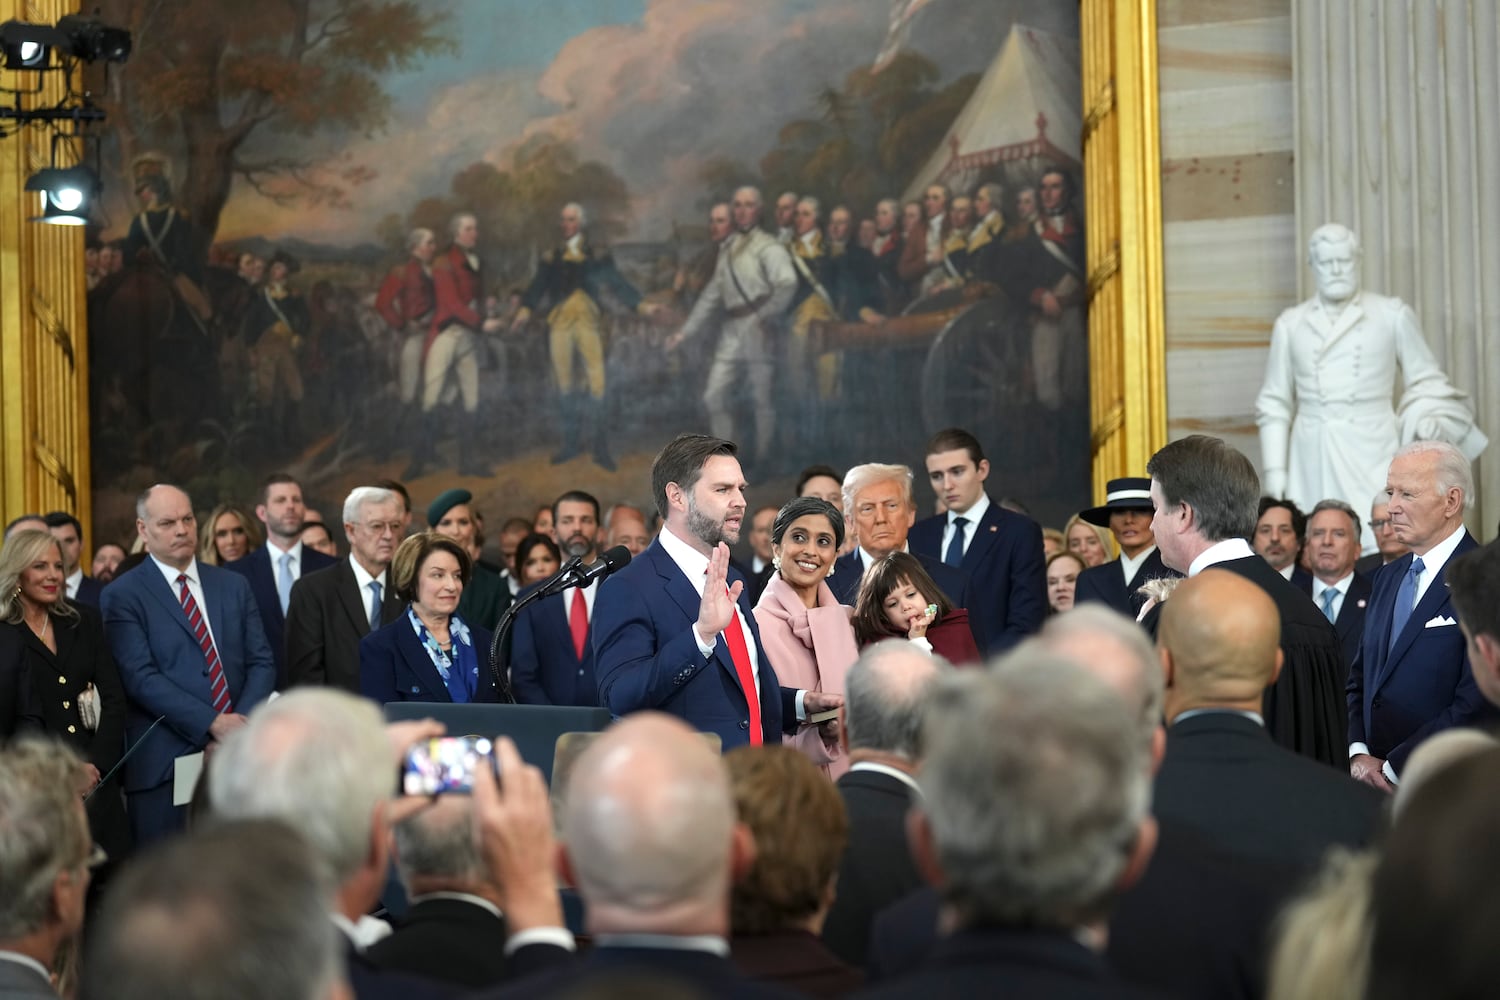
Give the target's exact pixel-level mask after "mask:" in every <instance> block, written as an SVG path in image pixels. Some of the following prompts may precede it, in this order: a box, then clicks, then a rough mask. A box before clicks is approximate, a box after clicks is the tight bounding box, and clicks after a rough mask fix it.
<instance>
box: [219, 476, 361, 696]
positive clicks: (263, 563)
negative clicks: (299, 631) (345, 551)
mask: <svg viewBox="0 0 1500 1000" xmlns="http://www.w3.org/2000/svg"><path fill="white" fill-rule="evenodd" d="M255 516H256V517H258V518H260V523H261V524H263V525H265V528H266V544H265V545H264V546H263V547H261V548H258V549H256V550H255V551H254V552H252V553H250V554H249V555H247V556H245V557H244V558H243V559H236V560H235V561H234V562H232V563H227V564H226V565H225V567H224V568H225V569H230V570H233V571H234V572H236V573H238V574H240V575H241V576H243V577H244V578H245V579H246V580H249V581H250V593H252V594H254V595H255V606H256V607H257V608H259V609H260V623H261V625H262V626H264V627H265V630H266V639H267V641H269V642H270V644H271V655H272V656H273V657H275V659H276V688H277V690H281V689H283V688H285V687H286V686H287V675H286V608H287V602H289V601H290V600H291V599H292V585H293V584H295V583H296V582H297V581H298V580H300V579H302V576H303V574H305V573H314V572H316V571H318V570H320V569H326V568H327V567H329V566H332V565H333V564H334V563H335V562H336V561H337V560H335V559H334V558H333V557H332V556H326V555H324V554H323V553H321V552H319V551H317V550H316V549H311V548H308V547H307V546H305V545H303V544H302V523H303V521H305V520H306V519H307V507H306V506H305V505H304V504H303V502H302V485H301V484H300V483H298V482H297V480H296V479H294V478H292V477H291V476H289V475H287V474H286V473H284V472H276V473H272V474H271V475H270V476H268V477H266V481H265V482H264V483H262V484H261V487H260V502H259V503H257V504H256V505H255Z"/></svg>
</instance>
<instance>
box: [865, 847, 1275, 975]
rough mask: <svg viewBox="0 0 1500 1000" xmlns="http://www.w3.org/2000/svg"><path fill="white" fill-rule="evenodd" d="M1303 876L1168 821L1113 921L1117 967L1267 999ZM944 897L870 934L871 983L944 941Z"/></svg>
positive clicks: (925, 892) (891, 918)
mask: <svg viewBox="0 0 1500 1000" xmlns="http://www.w3.org/2000/svg"><path fill="white" fill-rule="evenodd" d="M1301 880H1302V872H1301V871H1300V870H1291V869H1286V868H1281V867H1279V866H1271V865H1263V864H1260V863H1258V862H1254V861H1246V860H1243V859H1236V858H1231V857H1229V856H1227V855H1224V854H1222V853H1220V852H1219V851H1218V850H1217V849H1216V848H1215V847H1214V846H1213V845H1211V844H1210V843H1209V842H1208V841H1207V840H1206V839H1204V838H1202V837H1201V836H1199V835H1197V834H1196V833H1194V832H1193V831H1191V830H1188V829H1186V828H1184V827H1183V826H1182V825H1181V824H1178V823H1174V822H1172V821H1171V820H1165V819H1164V820H1161V821H1160V826H1159V836H1158V839H1157V844H1156V851H1155V852H1154V853H1153V854H1152V856H1151V864H1150V866H1149V867H1148V868H1147V869H1146V873H1145V875H1144V876H1142V878H1141V880H1140V881H1139V882H1137V883H1136V884H1135V885H1134V886H1132V887H1131V888H1130V889H1129V890H1128V891H1126V892H1125V893H1124V894H1122V895H1121V897H1120V900H1119V902H1118V903H1117V904H1116V905H1115V910H1114V913H1113V914H1112V915H1111V917H1110V922H1109V948H1108V951H1107V953H1106V957H1107V958H1108V960H1109V963H1110V965H1111V966H1112V967H1113V968H1114V969H1115V970H1116V971H1117V972H1118V973H1119V974H1120V975H1121V976H1122V977H1124V978H1125V979H1126V980H1128V981H1129V982H1131V983H1134V984H1136V985H1137V986H1141V987H1145V988H1150V989H1159V990H1164V991H1166V992H1167V993H1168V994H1169V995H1171V996H1177V997H1191V998H1195V1000H1259V998H1260V997H1262V996H1264V995H1265V958H1266V944H1267V942H1268V939H1269V930H1270V927H1271V922H1272V920H1274V919H1275V917H1276V914H1277V912H1278V911H1279V909H1280V908H1281V905H1282V904H1283V903H1284V902H1285V901H1286V900H1287V899H1289V898H1290V897H1291V895H1292V894H1293V893H1294V892H1295V891H1297V890H1298V889H1299V888H1300V887H1301ZM937 920H938V897H937V893H936V892H934V891H933V890H932V889H931V888H923V889H919V890H917V891H916V892H914V893H912V894H911V895H909V896H907V897H906V898H905V899H902V900H901V901H899V902H898V903H896V904H894V905H892V906H889V907H887V908H886V909H885V910H883V911H882V912H881V913H880V914H879V915H878V916H877V917H876V919H875V925H874V929H873V932H872V935H871V942H870V944H871V962H870V969H869V971H870V975H871V976H872V977H876V978H879V979H881V980H888V979H892V978H894V977H897V976H901V975H903V974H905V973H907V972H908V971H910V970H911V969H912V968H914V967H916V966H917V965H919V964H920V963H921V962H922V961H923V960H924V959H925V958H926V957H927V955H928V953H929V952H930V951H931V950H932V947H933V944H934V943H935V941H936V940H937Z"/></svg>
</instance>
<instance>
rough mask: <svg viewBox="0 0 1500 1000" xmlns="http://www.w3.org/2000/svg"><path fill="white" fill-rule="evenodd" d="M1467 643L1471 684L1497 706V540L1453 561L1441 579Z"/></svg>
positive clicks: (1499, 633)
mask: <svg viewBox="0 0 1500 1000" xmlns="http://www.w3.org/2000/svg"><path fill="white" fill-rule="evenodd" d="M1444 579H1446V580H1447V581H1448V596H1449V597H1450V598H1451V599H1452V601H1453V608H1454V610H1455V611H1457V612H1458V626H1459V628H1461V629H1463V633H1464V636H1465V637H1466V638H1467V639H1468V640H1469V663H1470V664H1471V665H1472V666H1473V668H1474V683H1476V684H1478V685H1479V691H1480V693H1481V694H1483V695H1484V697H1485V698H1486V699H1487V700H1488V701H1489V703H1490V704H1492V705H1500V540H1497V541H1493V542H1490V543H1489V544H1488V545H1484V546H1482V547H1480V548H1479V549H1476V550H1475V551H1473V552H1466V553H1464V554H1463V555H1461V556H1459V557H1458V558H1457V559H1455V560H1453V562H1452V563H1450V564H1449V566H1448V571H1447V573H1446V575H1445V577H1444Z"/></svg>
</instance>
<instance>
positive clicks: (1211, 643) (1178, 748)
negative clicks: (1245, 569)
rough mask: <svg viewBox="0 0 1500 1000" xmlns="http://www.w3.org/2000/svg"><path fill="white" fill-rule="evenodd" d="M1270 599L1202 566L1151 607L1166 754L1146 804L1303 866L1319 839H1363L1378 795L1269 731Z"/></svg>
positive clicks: (1253, 853)
mask: <svg viewBox="0 0 1500 1000" xmlns="http://www.w3.org/2000/svg"><path fill="white" fill-rule="evenodd" d="M1280 637H1281V628H1280V622H1279V621H1278V619H1277V615H1276V605H1275V603H1274V602H1273V601H1272V600H1271V598H1270V597H1268V596H1267V595H1266V594H1265V592H1264V591H1262V590H1261V589H1260V588H1259V587H1257V586H1255V584H1253V583H1251V582H1250V581H1249V580H1246V579H1245V578H1244V577H1242V576H1238V575H1235V574H1233V573H1229V572H1226V571H1224V570H1220V569H1213V570H1208V571H1206V572H1204V573H1200V574H1198V575H1197V576H1195V577H1193V579H1191V580H1188V581H1185V582H1184V583H1183V584H1182V585H1181V586H1179V587H1178V588H1177V589H1176V590H1175V591H1173V593H1172V597H1171V599H1170V600H1168V601H1167V603H1166V605H1165V606H1164V608H1163V610H1162V615H1161V626H1160V630H1159V633H1158V638H1159V640H1160V643H1161V648H1162V662H1163V664H1164V667H1165V671H1166V678H1167V685H1166V706H1165V708H1166V710H1165V715H1166V719H1167V724H1168V729H1167V754H1166V757H1165V759H1164V760H1163V761H1162V766H1161V771H1160V772H1159V773H1158V774H1157V777H1156V812H1157V814H1158V815H1160V816H1162V817H1163V818H1171V819H1174V820H1176V821H1178V822H1180V823H1184V824H1187V825H1189V826H1192V827H1194V828H1195V829H1197V830H1199V831H1200V832H1202V833H1203V834H1205V835H1206V836H1208V837H1209V838H1210V839H1212V840H1213V842H1214V843H1216V844H1219V845H1221V846H1222V847H1223V848H1224V849H1225V850H1227V851H1230V852H1233V853H1235V854H1237V855H1241V856H1245V857H1251V858H1255V859H1258V860H1262V861H1269V862H1272V863H1274V864H1282V865H1295V866H1300V867H1302V868H1303V869H1305V870H1307V871H1309V872H1311V871H1314V870H1316V868H1317V866H1318V865H1319V864H1320V863H1321V862H1322V860H1323V855H1324V854H1325V853H1326V852H1327V850H1328V848H1329V847H1332V846H1334V845H1343V846H1345V847H1355V848H1357V847H1363V846H1364V845H1366V844H1368V843H1369V842H1370V841H1371V840H1372V839H1373V838H1374V835H1375V833H1376V831H1377V829H1378V828H1379V825H1380V815H1381V801H1380V796H1379V795H1377V794H1375V793H1374V792H1372V791H1371V790H1370V789H1369V788H1365V787H1362V786H1361V785H1359V784H1358V783H1357V782H1354V781H1351V780H1349V779H1348V778H1346V777H1344V776H1343V775H1341V774H1339V773H1338V772H1337V771H1335V770H1333V769H1332V768H1327V767H1322V766H1320V765H1319V764H1317V763H1315V762H1313V761H1310V760H1308V759H1306V758H1305V757H1300V756H1298V755H1297V754H1294V753H1292V752H1291V751H1289V750H1286V749H1284V748H1282V747H1278V746H1277V745H1276V744H1275V743H1273V742H1271V738H1270V737H1269V736H1268V735H1266V728H1265V722H1264V720H1263V719H1262V718H1261V715H1260V704H1261V697H1262V692H1263V691H1264V690H1265V689H1266V688H1267V687H1268V686H1270V684H1271V682H1272V681H1273V680H1274V678H1275V676H1276V673H1277V671H1278V670H1279V669H1281V663H1282V660H1283V657H1282V654H1281V650H1280V649H1278V648H1277V646H1278V643H1279V641H1280Z"/></svg>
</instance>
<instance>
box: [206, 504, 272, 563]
mask: <svg viewBox="0 0 1500 1000" xmlns="http://www.w3.org/2000/svg"><path fill="white" fill-rule="evenodd" d="M261 541H262V539H261V535H260V523H259V522H258V521H256V520H255V519H254V518H252V517H251V516H250V515H249V514H248V513H247V512H246V511H244V510H242V509H240V508H239V507H238V506H236V505H234V504H230V503H221V504H219V505H218V506H217V507H215V508H214V509H213V511H212V512H210V513H209V515H208V517H207V518H206V519H205V520H204V521H203V523H202V525H201V526H200V528H199V530H198V558H199V560H200V561H202V562H206V563H208V564H209V565H210V566H224V565H226V564H228V563H232V562H234V561H236V560H238V559H243V558H245V556H247V555H249V554H250V553H251V552H254V551H255V550H256V549H258V548H260V546H261Z"/></svg>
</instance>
